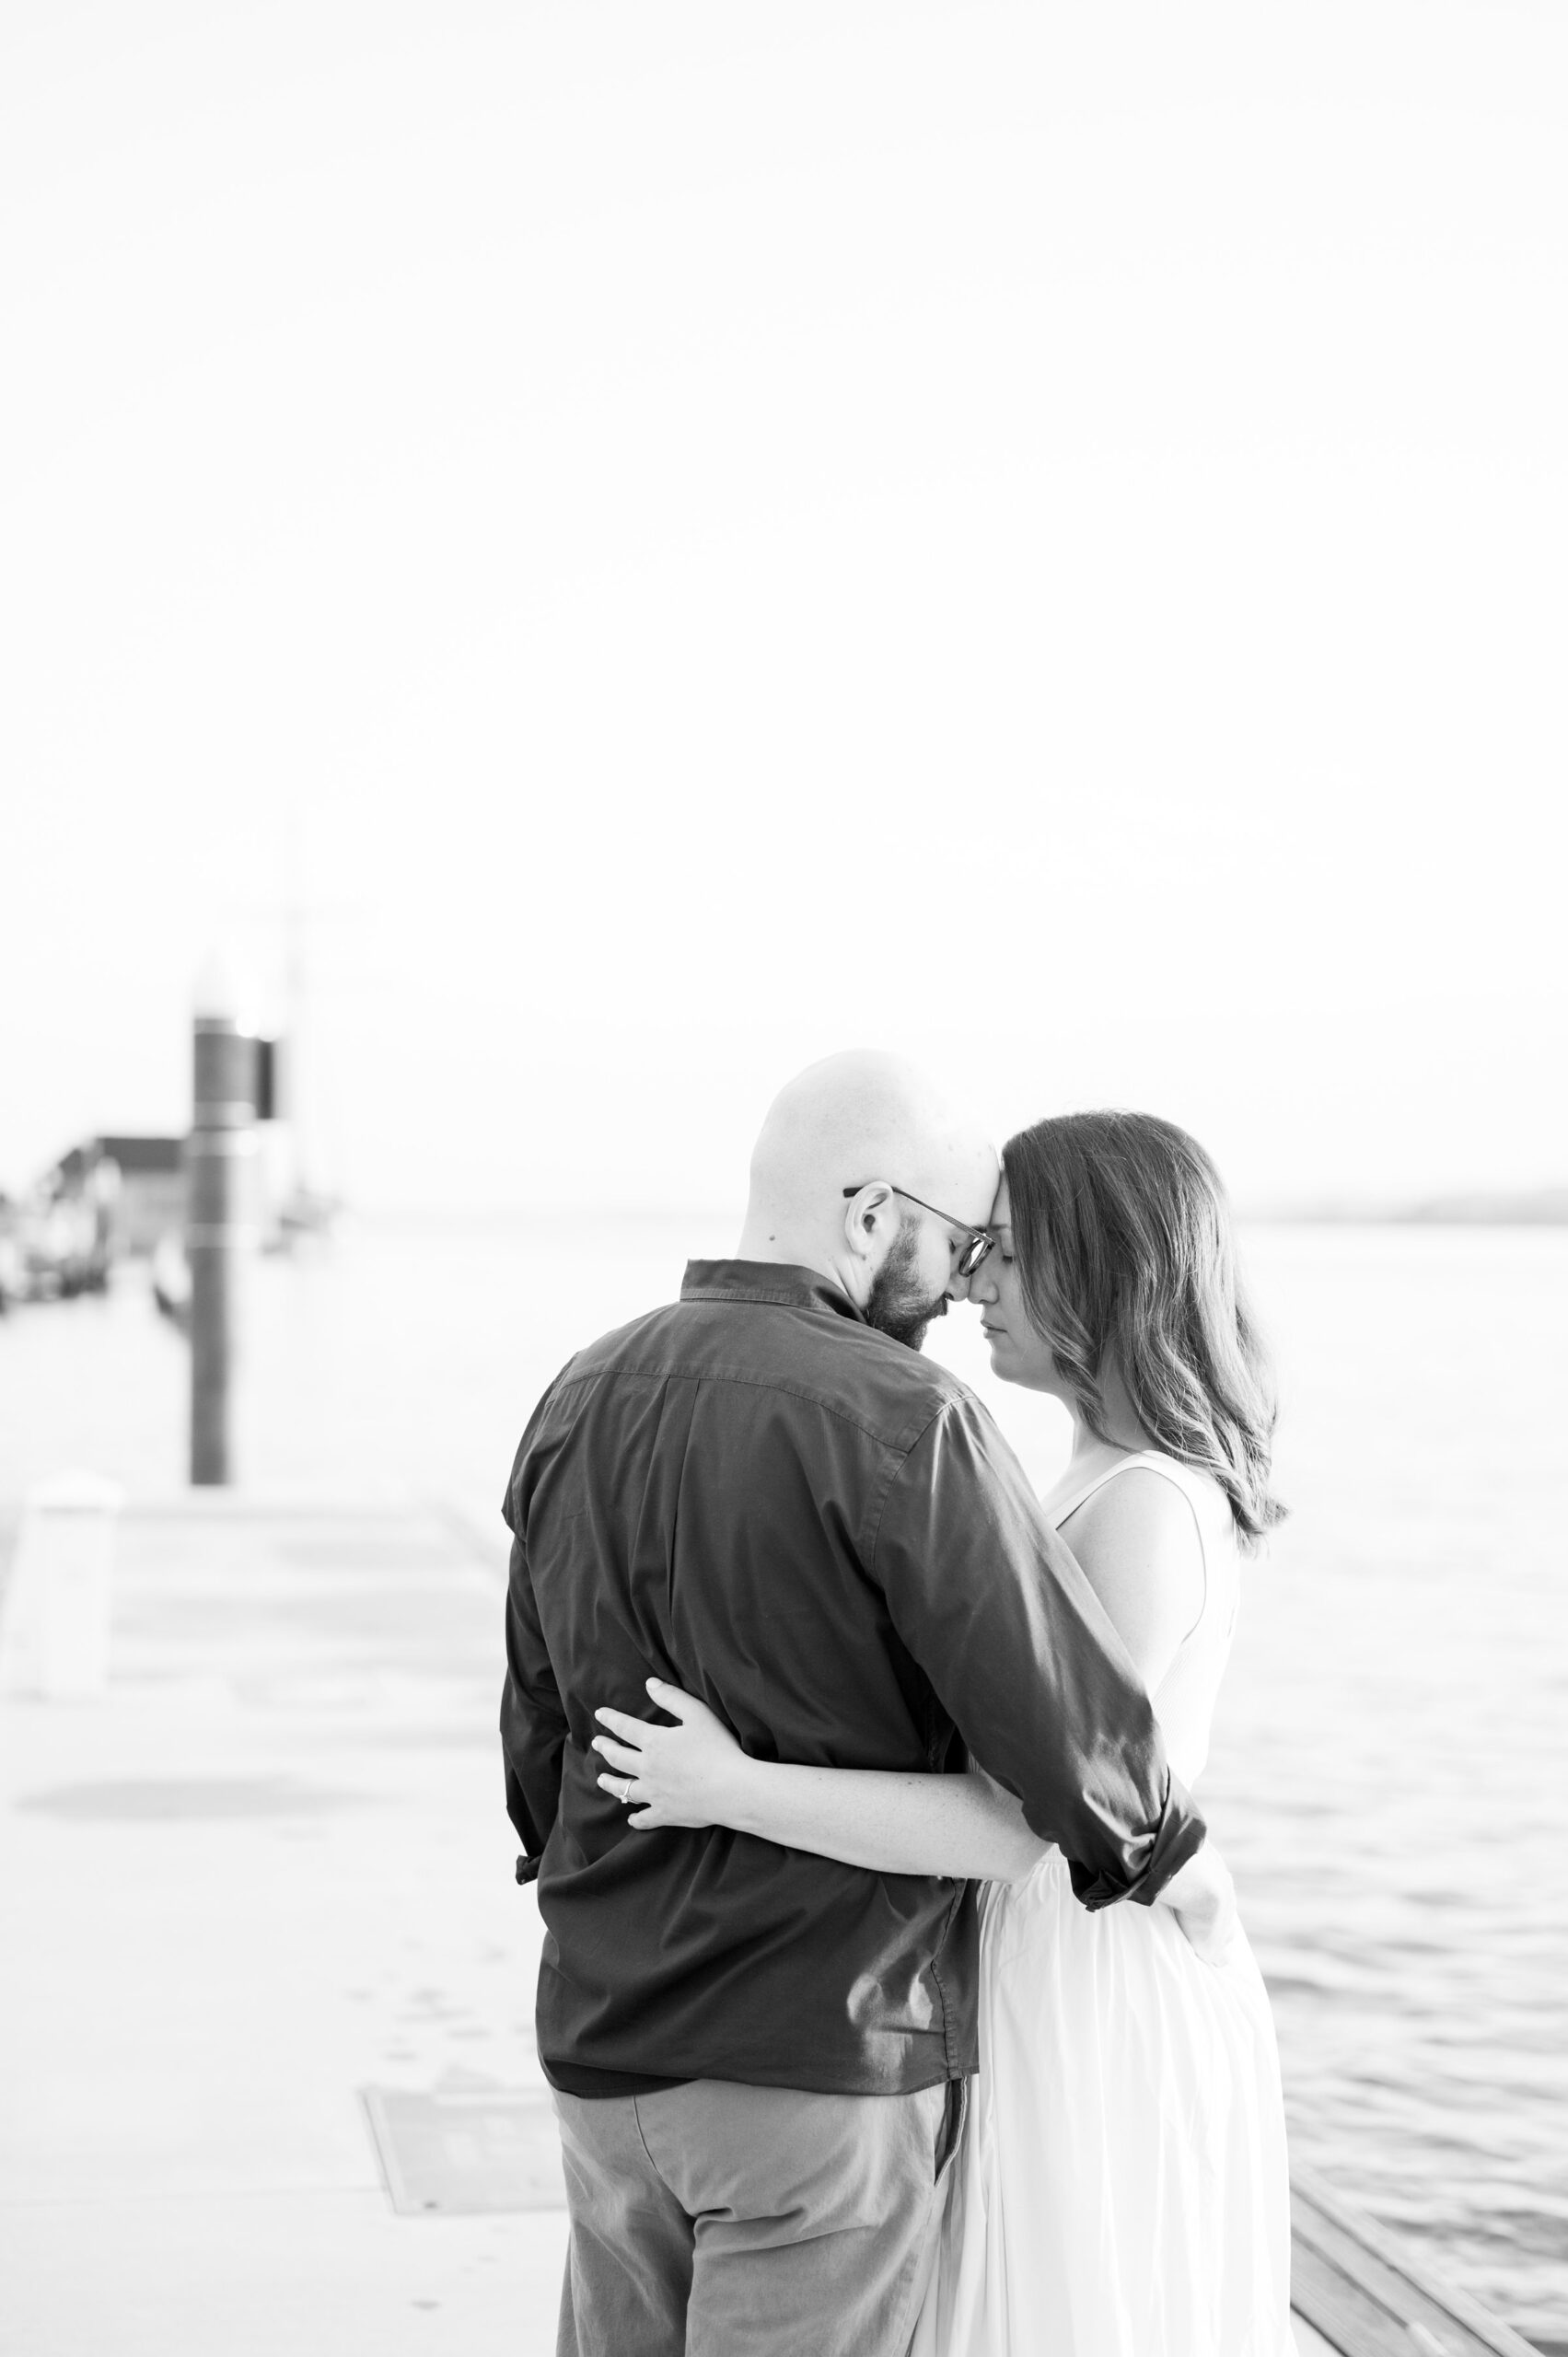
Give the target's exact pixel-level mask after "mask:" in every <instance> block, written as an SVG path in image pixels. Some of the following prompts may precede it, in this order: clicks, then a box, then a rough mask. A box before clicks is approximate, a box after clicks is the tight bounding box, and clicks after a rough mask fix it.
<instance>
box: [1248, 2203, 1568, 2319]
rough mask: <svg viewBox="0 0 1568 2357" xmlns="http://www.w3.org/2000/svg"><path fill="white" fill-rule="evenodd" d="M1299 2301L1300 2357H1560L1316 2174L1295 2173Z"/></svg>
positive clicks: (1295, 2299)
mask: <svg viewBox="0 0 1568 2357" xmlns="http://www.w3.org/2000/svg"><path fill="white" fill-rule="evenodd" d="M1291 2305H1292V2308H1293V2310H1294V2312H1295V2323H1296V2341H1297V2347H1298V2349H1299V2351H1300V2357H1323V2352H1324V2351H1332V2352H1333V2357H1542V2351H1543V2350H1544V2351H1546V2357H1556V2351H1561V2350H1562V2349H1564V2348H1568V2343H1557V2344H1555V2345H1554V2344H1551V2343H1539V2342H1534V2341H1527V2340H1521V2339H1520V2337H1519V2335H1518V2334H1517V2333H1516V2332H1515V2331H1514V2330H1513V2328H1511V2327H1510V2326H1508V2325H1505V2324H1503V2323H1501V2322H1499V2320H1498V2319H1497V2318H1496V2317H1495V2316H1488V2315H1487V2313H1486V2311H1485V2310H1484V2309H1483V2308H1482V2307H1481V2305H1480V2304H1479V2303H1478V2302H1477V2301H1475V2300H1472V2299H1471V2298H1470V2297H1469V2293H1465V2292H1461V2291H1459V2290H1458V2288H1457V2287H1456V2286H1455V2285H1453V2284H1451V2283H1444V2282H1440V2281H1439V2280H1438V2278H1437V2277H1436V2276H1435V2275H1434V2274H1432V2273H1431V2272H1429V2271H1428V2270H1426V2269H1425V2268H1423V2266H1421V2265H1420V2264H1419V2263H1418V2262H1417V2261H1415V2260H1413V2259H1411V2258H1410V2256H1409V2255H1408V2253H1407V2252H1406V2251H1405V2249H1404V2247H1403V2246H1402V2245H1400V2244H1399V2243H1397V2242H1396V2241H1395V2238H1394V2237H1393V2235H1390V2234H1388V2232H1387V2231H1386V2230H1385V2229H1384V2228H1383V2227H1381V2226H1379V2225H1378V2224H1376V2222H1375V2221H1374V2220H1373V2219H1371V2218H1368V2217H1367V2216H1366V2215H1365V2212H1362V2211H1358V2210H1354V2209H1353V2208H1351V2206H1350V2205H1349V2204H1348V2203H1346V2202H1344V2201H1342V2200H1340V2198H1339V2196H1338V2194H1336V2193H1335V2192H1334V2191H1333V2189H1332V2188H1331V2187H1330V2185H1329V2184H1328V2183H1327V2182H1326V2181H1325V2179H1324V2178H1322V2177H1319V2176H1318V2174H1317V2173H1316V2171H1314V2170H1311V2169H1305V2168H1297V2169H1294V2170H1293V2171H1292V2172H1291Z"/></svg>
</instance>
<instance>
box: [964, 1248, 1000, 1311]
mask: <svg viewBox="0 0 1568 2357" xmlns="http://www.w3.org/2000/svg"><path fill="white" fill-rule="evenodd" d="M995 1257H996V1255H995V1254H994V1252H988V1253H987V1254H986V1256H985V1258H984V1260H982V1261H981V1264H980V1266H979V1268H978V1269H977V1270H976V1271H975V1272H974V1274H973V1276H972V1277H970V1300H971V1301H994V1300H995V1299H996V1298H997V1294H996V1277H995V1273H994V1271H993V1269H992V1266H991V1263H992V1261H993V1260H994V1259H995Z"/></svg>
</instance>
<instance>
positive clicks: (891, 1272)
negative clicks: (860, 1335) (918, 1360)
mask: <svg viewBox="0 0 1568 2357" xmlns="http://www.w3.org/2000/svg"><path fill="white" fill-rule="evenodd" d="M919 1248H920V1247H919V1238H918V1236H917V1233H916V1230H915V1229H914V1227H913V1226H912V1225H911V1224H910V1223H909V1222H907V1221H906V1222H905V1223H904V1225H902V1226H901V1227H900V1229H899V1232H898V1234H897V1236H896V1237H894V1238H893V1247H892V1249H891V1251H890V1252H889V1255H888V1257H887V1259H886V1260H884V1261H883V1263H882V1265H881V1267H880V1268H879V1269H878V1270H877V1274H876V1275H875V1276H874V1277H873V1278H872V1280H871V1292H870V1295H869V1296H868V1298H867V1300H866V1304H865V1322H866V1324H867V1325H868V1326H875V1327H877V1328H878V1329H880V1331H881V1332H882V1333H884V1334H890V1335H891V1336H892V1338H893V1340H894V1341H895V1342H902V1343H904V1344H905V1346H906V1347H907V1348H908V1349H910V1350H912V1351H918V1350H919V1348H920V1346H921V1344H922V1343H923V1341H924V1340H925V1329H926V1328H927V1327H928V1326H929V1325H930V1323H931V1321H932V1319H933V1318H946V1317H947V1295H946V1294H945V1293H939V1294H938V1295H937V1296H936V1298H935V1301H931V1300H929V1299H928V1298H927V1297H926V1295H924V1294H923V1293H922V1292H921V1290H920V1280H919V1279H918V1277H917V1276H916V1275H915V1273H914V1264H915V1260H916V1258H917V1257H918V1254H919Z"/></svg>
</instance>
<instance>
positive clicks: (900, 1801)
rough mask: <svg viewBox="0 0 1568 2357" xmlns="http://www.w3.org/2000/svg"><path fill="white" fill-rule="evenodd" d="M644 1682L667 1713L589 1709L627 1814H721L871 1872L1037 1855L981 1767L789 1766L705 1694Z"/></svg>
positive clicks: (964, 1867) (942, 1868) (972, 1872)
mask: <svg viewBox="0 0 1568 2357" xmlns="http://www.w3.org/2000/svg"><path fill="white" fill-rule="evenodd" d="M648 1691H649V1693H650V1695H651V1696H652V1698H653V1700H654V1701H655V1702H656V1704H657V1705H658V1707H659V1709H660V1710H661V1711H668V1713H670V1714H671V1716H672V1717H674V1718H675V1719H676V1720H677V1721H678V1724H677V1725H675V1726H673V1727H661V1726H655V1725H653V1724H650V1723H649V1722H647V1721H645V1720H643V1719H634V1718H632V1717H631V1716H630V1715H629V1714H628V1713H625V1712H624V1711H598V1712H596V1713H595V1714H594V1715H595V1717H596V1718H597V1719H598V1721H599V1723H600V1724H601V1725H602V1726H603V1727H605V1728H606V1729H607V1730H608V1732H607V1733H606V1734H604V1735H602V1736H596V1737H595V1746H594V1747H595V1749H596V1750H598V1752H599V1753H600V1754H601V1755H602V1757H603V1758H604V1759H605V1760H606V1761H607V1762H608V1763H609V1767H610V1771H611V1772H610V1773H609V1774H606V1775H602V1776H601V1777H600V1778H599V1782H600V1783H601V1784H602V1785H603V1786H604V1787H605V1789H606V1790H607V1791H608V1792H611V1793H614V1794H617V1795H620V1794H621V1791H622V1788H623V1786H624V1783H625V1780H626V1778H627V1777H629V1776H630V1777H632V1778H633V1780H634V1785H635V1789H634V1791H633V1794H632V1799H631V1812H632V1813H631V1816H630V1817H629V1818H628V1823H629V1824H631V1825H632V1826H633V1829H637V1830H639V1831H645V1832H646V1831H652V1830H653V1829H655V1828H656V1827H657V1826H661V1825H691V1826H702V1825H728V1826H732V1827H733V1828H734V1829H735V1830H736V1831H737V1832H738V1833H756V1834H760V1835H761V1838H762V1839H763V1840H766V1841H777V1842H779V1843H781V1844H782V1845H783V1846H784V1848H785V1849H789V1850H811V1851H814V1852H817V1854H818V1855H819V1856H820V1857H825V1858H840V1859H842V1861H843V1863H844V1864H846V1865H851V1866H869V1867H870V1868H872V1870H873V1871H874V1872H876V1873H878V1874H889V1875H953V1876H955V1877H963V1878H971V1877H972V1878H973V1879H975V1880H978V1881H987V1882H1011V1881H1014V1880H1015V1879H1016V1877H1017V1876H1019V1875H1026V1874H1028V1871H1029V1869H1030V1867H1031V1866H1033V1865H1035V1864H1038V1862H1039V1861H1040V1858H1042V1857H1043V1856H1044V1855H1045V1844H1044V1843H1043V1842H1041V1841H1040V1840H1039V1839H1038V1838H1037V1836H1036V1835H1034V1834H1033V1833H1031V1832H1030V1831H1029V1829H1028V1826H1027V1825H1026V1824H1025V1822H1024V1814H1023V1810H1022V1809H1021V1808H1020V1806H1019V1805H1018V1803H1017V1802H1016V1800H1015V1799H1014V1798H1013V1796H1012V1794H1010V1793H1005V1792H1004V1791H1003V1790H1002V1789H1001V1787H1000V1786H999V1785H997V1784H993V1782H992V1781H991V1779H990V1777H989V1776H984V1775H980V1774H976V1773H972V1772H971V1773H970V1774H968V1775H963V1776H936V1775H919V1774H911V1775H904V1774H900V1773H898V1772H895V1771H886V1770H880V1769H857V1768H800V1767H795V1766H792V1765H790V1764H789V1763H787V1762H777V1761H773V1760H767V1759H749V1757H748V1756H747V1754H746V1753H745V1752H744V1751H742V1750H741V1748H740V1746H739V1745H738V1743H737V1742H736V1740H735V1737H734V1736H732V1735H731V1734H730V1732H729V1730H728V1728H727V1727H726V1726H725V1725H724V1724H723V1722H722V1721H721V1720H719V1719H717V1718H715V1717H714V1713H712V1712H711V1711H710V1710H709V1709H708V1708H707V1706H706V1704H705V1703H703V1702H699V1701H697V1700H696V1698H695V1696H693V1695H690V1694H685V1693H682V1692H681V1690H680V1689H679V1687H674V1686H668V1685H666V1684H664V1683H663V1682H662V1681H661V1680H660V1679H657V1678H650V1679H649V1680H648Z"/></svg>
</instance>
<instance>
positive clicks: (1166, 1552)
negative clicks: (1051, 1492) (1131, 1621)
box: [1062, 1465, 1204, 1631]
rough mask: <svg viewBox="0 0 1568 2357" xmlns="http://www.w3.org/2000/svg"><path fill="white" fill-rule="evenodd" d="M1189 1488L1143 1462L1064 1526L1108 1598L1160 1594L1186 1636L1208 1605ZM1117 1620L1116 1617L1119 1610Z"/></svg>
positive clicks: (1101, 1491)
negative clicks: (1205, 1603)
mask: <svg viewBox="0 0 1568 2357" xmlns="http://www.w3.org/2000/svg"><path fill="white" fill-rule="evenodd" d="M1196 1513H1197V1509H1195V1507H1194V1505H1193V1503H1192V1501H1191V1499H1190V1498H1189V1497H1188V1496H1187V1495H1186V1493H1185V1492H1184V1490H1183V1489H1182V1488H1181V1487H1179V1485H1178V1484H1177V1483H1176V1482H1174V1481H1170V1480H1167V1479H1166V1477H1165V1475H1164V1474H1163V1473H1159V1472H1156V1470H1155V1469H1153V1467H1151V1466H1145V1465H1132V1466H1129V1467H1128V1469H1127V1470H1126V1471H1125V1472H1124V1473H1119V1474H1118V1475H1117V1477H1116V1479H1115V1480H1114V1481H1107V1482H1105V1483H1104V1484H1103V1486H1102V1487H1101V1488H1099V1489H1098V1490H1097V1491H1096V1492H1095V1493H1094V1495H1093V1497H1090V1498H1086V1499H1085V1501H1084V1503H1083V1504H1082V1505H1081V1506H1079V1507H1078V1508H1077V1510H1076V1512H1075V1513H1074V1514H1070V1515H1068V1517H1067V1519H1066V1521H1065V1522H1064V1523H1063V1526H1062V1536H1063V1538H1064V1539H1065V1540H1066V1541H1067V1544H1068V1546H1069V1547H1070V1548H1071V1549H1072V1550H1073V1552H1074V1555H1075V1556H1076V1557H1077V1559H1078V1561H1079V1562H1080V1563H1081V1564H1082V1565H1083V1568H1084V1570H1085V1571H1086V1573H1087V1574H1088V1576H1089V1578H1090V1579H1091V1580H1092V1581H1093V1583H1094V1585H1096V1587H1098V1588H1099V1589H1100V1590H1101V1593H1102V1596H1105V1600H1106V1601H1107V1603H1109V1602H1110V1596H1109V1594H1107V1593H1106V1592H1107V1590H1110V1591H1113V1592H1114V1593H1115V1594H1116V1595H1118V1596H1127V1597H1131V1596H1135V1595H1137V1594H1138V1593H1140V1592H1143V1593H1144V1594H1154V1595H1157V1596H1159V1598H1160V1600H1161V1604H1162V1606H1163V1610H1162V1611H1161V1614H1160V1619H1161V1620H1165V1619H1166V1618H1167V1616H1168V1617H1169V1618H1170V1620H1171V1621H1172V1623H1173V1625H1179V1628H1180V1629H1181V1630H1182V1631H1185V1630H1186V1629H1188V1628H1190V1627H1191V1625H1192V1623H1193V1622H1194V1621H1195V1620H1196V1619H1197V1617H1198V1615H1199V1613H1200V1612H1201V1611H1202V1608H1203V1596H1204V1545H1203V1539H1202V1536H1201V1534H1200V1531H1199V1527H1198V1522H1197V1519H1196ZM1112 1618H1113V1619H1117V1618H1119V1616H1118V1615H1117V1613H1116V1611H1115V1608H1114V1607H1112Z"/></svg>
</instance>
